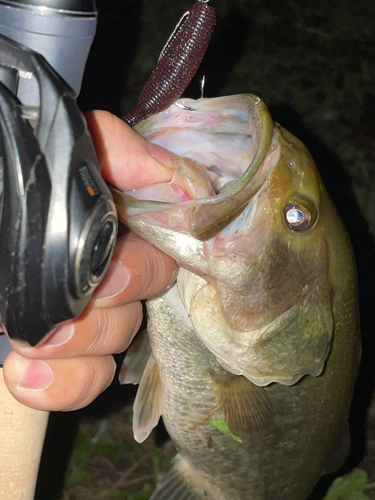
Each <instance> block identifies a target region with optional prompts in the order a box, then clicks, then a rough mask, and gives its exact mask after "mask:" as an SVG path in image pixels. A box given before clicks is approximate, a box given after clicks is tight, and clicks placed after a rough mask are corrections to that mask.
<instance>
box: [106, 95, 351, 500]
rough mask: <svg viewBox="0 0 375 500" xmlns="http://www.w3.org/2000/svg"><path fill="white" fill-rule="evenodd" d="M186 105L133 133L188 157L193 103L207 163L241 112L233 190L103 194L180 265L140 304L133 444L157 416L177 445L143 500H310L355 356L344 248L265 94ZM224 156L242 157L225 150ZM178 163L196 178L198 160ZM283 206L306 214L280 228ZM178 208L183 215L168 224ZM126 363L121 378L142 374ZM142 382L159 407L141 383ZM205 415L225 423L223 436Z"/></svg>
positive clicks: (339, 456)
mask: <svg viewBox="0 0 375 500" xmlns="http://www.w3.org/2000/svg"><path fill="white" fill-rule="evenodd" d="M191 108H192V109H190V110H183V109H181V107H179V106H172V107H171V108H169V109H168V110H167V111H166V112H164V113H161V114H160V115H156V116H153V117H151V118H149V119H148V120H146V121H145V122H143V123H141V124H140V130H141V131H142V133H143V135H145V136H146V137H147V136H148V134H150V136H151V137H152V138H153V140H155V141H158V139H157V137H158V136H159V139H160V137H162V139H163V143H164V145H167V146H168V147H169V149H170V150H171V151H173V150H174V143H175V141H176V140H177V141H178V146H176V149H177V150H178V152H179V154H181V155H182V156H183V155H184V154H186V155H187V156H189V154H190V152H191V149H192V147H191V146H192V145H191V144H190V143H189V142H188V143H187V144H185V143H184V140H183V139H184V137H185V135H184V134H182V135H181V136H180V141H179V139H178V136H176V130H175V128H173V121H174V119H175V120H181V114H183V113H187V114H189V113H192V114H194V112H195V111H196V110H198V111H199V113H200V114H199V116H200V117H201V118H200V120H198V119H197V120H195V127H196V130H195V132H196V133H197V134H198V135H199V130H200V129H199V123H200V121H201V123H202V124H203V125H202V126H203V127H204V130H205V133H208V132H207V122H206V121H205V120H204V113H205V112H207V113H208V115H209V116H210V123H211V124H212V127H213V128H212V131H211V132H212V133H211V137H210V140H209V141H208V142H209V155H208V158H209V157H210V155H211V152H212V149H214V145H215V140H217V141H220V138H221V134H222V133H223V128H224V129H225V130H227V131H228V132H230V133H233V134H235V133H236V127H237V125H238V123H237V120H235V119H234V120H233V123H231V120H230V119H229V118H228V116H233V117H235V116H237V114H236V110H237V109H239V110H240V111H241V113H243V112H244V111H246V113H247V116H248V122H249V127H248V128H249V131H251V135H252V137H253V145H252V152H251V154H248V158H249V166H248V168H247V169H245V171H244V173H243V175H242V176H241V177H239V178H238V179H237V180H236V181H235V182H234V183H233V184H231V186H230V187H229V188H228V192H226V191H223V192H220V193H218V195H217V197H215V196H211V197H208V198H205V199H202V200H201V199H194V197H192V199H191V200H188V201H186V200H181V202H178V201H177V202H175V203H167V202H166V203H163V202H162V203H160V202H159V201H158V202H153V201H152V198H151V200H150V199H147V200H142V199H141V197H140V199H135V198H133V197H132V196H131V193H130V194H129V193H121V192H119V191H118V190H115V189H114V190H113V192H114V198H115V201H116V204H117V206H118V212H119V217H120V219H121V220H122V221H123V222H124V223H125V224H127V225H128V226H129V227H130V228H131V229H132V230H133V231H135V232H136V233H137V234H139V235H140V236H141V237H142V238H144V239H145V240H147V241H149V242H150V243H152V244H153V245H155V246H156V247H157V248H159V249H160V250H162V251H164V252H166V253H167V254H169V255H170V256H172V257H173V258H175V259H176V260H177V262H178V264H179V265H180V266H181V269H180V272H179V275H178V278H177V284H175V285H174V286H172V287H171V288H170V289H169V290H167V291H166V292H165V293H164V294H162V295H160V296H158V297H156V298H153V299H151V300H149V301H148V303H147V310H148V335H149V341H150V346H151V351H152V354H151V357H150V359H151V360H152V363H154V365H153V369H152V370H148V371H147V369H146V370H145V374H144V375H143V377H142V379H141V381H140V386H139V390H138V393H137V397H136V401H135V405H134V421H133V429H134V435H135V437H136V439H138V440H143V439H144V438H145V437H146V436H147V435H148V434H149V433H150V432H151V430H152V428H153V427H154V425H155V424H156V422H157V420H158V418H159V416H160V415H161V416H162V417H163V420H164V423H165V426H166V429H167V431H168V433H169V435H170V437H171V439H172V440H173V442H174V443H175V445H176V447H177V450H178V452H179V453H178V456H177V459H176V463H175V465H174V467H173V468H172V470H171V471H170V472H169V473H168V474H167V475H166V476H165V478H164V479H163V480H162V481H161V482H160V484H159V485H158V487H157V489H156V491H155V493H154V494H153V496H152V497H151V500H177V499H178V500H181V499H186V500H203V499H208V500H306V498H307V496H308V495H309V493H310V492H311V490H312V489H313V487H314V486H315V484H316V483H317V481H318V480H319V478H320V477H321V476H322V475H323V474H324V473H327V472H331V471H333V470H335V469H337V468H338V467H339V466H340V465H341V464H342V462H343V461H344V459H345V457H346V454H347V451H348V450H347V446H345V443H348V422H347V420H348V413H349V407H350V402H351V397H352V394H353V390H354V384H355V379H356V374H357V371H358V366H359V360H360V335H359V315H358V298H357V289H356V270H355V263H354V258H353V251H352V249H351V245H350V241H349V238H348V236H347V234H346V231H345V229H344V227H343V225H342V222H341V220H340V218H339V216H338V214H337V212H336V210H335V208H334V206H333V204H332V202H331V200H330V198H329V196H328V194H327V193H326V191H325V189H324V186H323V185H322V181H321V179H320V177H319V173H318V171H317V169H316V167H315V165H314V163H313V160H312V158H311V156H310V155H309V153H308V151H307V150H306V148H305V147H304V146H303V144H302V143H301V142H300V141H298V139H296V138H295V137H293V136H292V135H291V134H289V133H288V132H287V131H286V130H284V129H283V128H282V127H280V126H278V125H274V126H273V127H271V126H270V123H271V122H270V115H269V113H268V110H267V108H266V107H265V105H264V104H263V103H262V102H261V101H260V99H259V98H256V97H254V96H251V95H247V96H246V95H243V96H229V97H223V98H218V99H199V100H197V101H194V106H191ZM193 108H194V109H193ZM228 109H229V110H230V112H229V113H228ZM215 116H216V121H217V122H219V124H217V123H215V119H214V117H215ZM241 116H243V114H242V115H241ZM202 117H203V118H202ZM184 120H185V118H184ZM186 121H187V122H188V123H191V122H192V121H193V120H188V119H186ZM242 122H243V120H242ZM242 122H241V127H240V129H239V130H238V134H240V135H241V134H243V133H244V132H243V123H242ZM254 124H255V125H254ZM171 129H172V130H173V133H172V134H171V141H170V142H168V134H169V131H170V130H171ZM216 129H218V130H220V134H218V135H217V136H216V135H215V130H216ZM182 130H183V128H182ZM267 134H268V138H267V137H263V136H264V135H267ZM189 137H191V136H189ZM189 140H191V139H189ZM244 147H246V145H244ZM227 148H230V145H229V143H228V145H227ZM217 149H218V150H219V148H217ZM184 151H185V153H184ZM194 154H195V153H193V155H194ZM231 155H232V156H233V157H235V156H237V155H241V156H243V157H246V152H244V151H242V150H241V149H240V150H239V149H238V142H237V141H234V146H233V149H229V151H227V158H230V157H231ZM178 161H179V162H180V163H181V162H183V161H184V160H183V158H179V160H178ZM180 163H179V164H180ZM202 164H203V165H205V167H206V168H207V169H209V168H210V166H211V165H210V162H209V160H206V162H205V161H204V148H203V147H200V165H199V166H197V170H198V169H201V168H202ZM186 165H187V167H186V168H190V169H194V159H193V158H191V157H190V158H189V163H186ZM291 165H292V167H293V168H291ZM220 168H223V169H224V170H223V172H222V175H223V176H225V175H226V171H225V166H221V167H220ZM229 171H230V169H229ZM220 175H221V173H220ZM172 182H173V181H172ZM179 182H181V183H182V184H183V183H184V178H183V176H182V177H181V176H180V178H179ZM153 189H154V190H155V198H156V199H159V198H157V196H158V185H157V184H155V185H154V186H153ZM207 192H209V190H207ZM150 195H151V196H152V189H151V191H150V190H148V191H147V196H150ZM254 199H256V202H254ZM244 200H245V201H246V205H244ZM198 205H199V207H198V208H197V206H198ZM213 207H214V208H213ZM288 207H292V210H298V211H299V213H300V214H301V217H300V218H302V219H303V220H304V217H305V215H306V222H304V224H303V225H302V226H301V228H298V227H295V226H293V224H297V225H298V223H299V220H296V219H294V218H292V222H291V223H290V222H289V221H288V218H287V217H286V213H287V210H288ZM227 209H229V210H230V213H231V217H229V218H228V217H227V213H226V210H227ZM173 210H181V213H182V214H183V217H181V219H180V220H179V222H178V223H177V224H175V225H173V227H171V226H170V225H169V223H168V220H169V218H168V214H169V213H171V211H173ZM197 211H198V212H199V214H200V215H199V217H200V218H199V219H194V217H195V214H196V213H197ZM192 220H193V221H195V223H197V224H198V226H197V224H195V223H194V224H195V225H194V224H191V221H192ZM199 224H200V226H199ZM197 227H198V231H196V228H197ZM147 355H148V354H147ZM126 359H127V358H125V362H124V363H125V364H124V366H125V370H124V372H125V377H124V378H123V382H125V383H126V377H127V376H126V372H127V371H128V372H133V371H136V367H134V366H131V363H130V362H129V365H128V366H126V364H127V361H126ZM153 360H154V361H153ZM149 378H150V379H151V380H152V382H153V387H159V388H160V390H157V391H155V394H157V398H158V401H155V400H153V396H152V394H150V392H149V391H147V390H146V389H145V388H147V387H149V385H148V384H147V382H148V380H149ZM130 379H133V378H132V377H129V380H130ZM210 419H213V420H215V421H218V420H217V419H220V420H219V421H220V422H222V427H221V430H220V429H218V428H213V426H211V425H210V423H209V420H210ZM147 422H149V423H147ZM226 429H228V430H226ZM230 432H232V435H233V434H234V435H235V436H238V437H239V438H240V439H241V440H242V442H238V441H236V440H234V439H232V438H231V434H230Z"/></svg>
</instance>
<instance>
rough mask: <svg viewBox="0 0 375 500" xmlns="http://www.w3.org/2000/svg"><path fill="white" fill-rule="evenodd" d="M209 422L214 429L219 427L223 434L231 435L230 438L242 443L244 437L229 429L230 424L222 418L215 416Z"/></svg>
mask: <svg viewBox="0 0 375 500" xmlns="http://www.w3.org/2000/svg"><path fill="white" fill-rule="evenodd" d="M208 422H209V424H210V425H211V426H212V427H213V428H214V429H217V430H218V431H220V432H222V433H223V434H225V435H227V436H229V437H230V438H232V439H233V441H237V443H242V439H241V438H240V437H239V436H236V435H235V434H233V432H232V431H231V430H230V429H229V427H228V425H227V424H226V423H225V422H224V420H222V419H221V418H213V419H211V420H209V421H208Z"/></svg>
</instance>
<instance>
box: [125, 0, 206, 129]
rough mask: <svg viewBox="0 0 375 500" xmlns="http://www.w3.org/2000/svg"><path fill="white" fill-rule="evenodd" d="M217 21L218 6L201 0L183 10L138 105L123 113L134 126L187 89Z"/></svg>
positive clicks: (168, 104) (166, 105) (161, 109)
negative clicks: (188, 8)
mask: <svg viewBox="0 0 375 500" xmlns="http://www.w3.org/2000/svg"><path fill="white" fill-rule="evenodd" d="M214 25H215V9H214V8H213V7H210V6H209V5H208V0H198V1H197V2H195V3H194V5H193V6H192V8H191V9H190V10H189V11H188V12H186V14H184V16H183V17H182V18H181V20H180V21H179V23H178V24H177V26H176V28H175V30H174V32H173V33H172V35H171V37H170V38H169V40H168V42H167V43H166V45H165V47H164V48H163V50H162V52H161V54H160V57H159V60H158V63H157V65H156V68H155V69H154V71H153V72H152V73H151V75H150V78H149V79H148V80H147V82H146V84H145V86H144V87H143V89H142V91H141V93H140V96H139V100H138V104H137V106H136V107H135V108H134V109H133V110H132V111H130V113H128V114H127V115H125V116H124V120H125V121H126V123H128V124H129V125H131V126H134V125H136V124H137V123H139V122H140V121H141V120H143V119H145V118H147V117H148V116H150V115H153V114H155V113H160V112H161V111H164V110H165V109H167V108H168V107H169V106H170V105H171V104H173V103H174V102H175V101H176V100H177V99H178V98H179V97H181V95H182V94H183V92H184V91H185V90H186V88H187V87H188V85H189V83H190V82H191V80H192V79H193V77H194V75H195V73H196V72H197V70H198V68H199V65H200V63H201V61H202V59H203V56H204V54H205V53H206V50H207V46H208V43H209V41H210V38H211V34H212V31H213V29H214Z"/></svg>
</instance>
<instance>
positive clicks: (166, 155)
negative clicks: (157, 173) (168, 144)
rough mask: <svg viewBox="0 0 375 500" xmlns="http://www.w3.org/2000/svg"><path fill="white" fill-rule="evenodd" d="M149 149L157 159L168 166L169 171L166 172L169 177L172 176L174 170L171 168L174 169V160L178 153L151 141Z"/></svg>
mask: <svg viewBox="0 0 375 500" xmlns="http://www.w3.org/2000/svg"><path fill="white" fill-rule="evenodd" d="M148 151H149V153H150V155H151V156H152V157H153V158H155V160H156V161H158V162H159V163H161V164H162V165H163V166H164V167H167V168H168V170H169V171H168V172H166V173H167V175H168V177H170V178H172V176H173V171H171V170H170V169H173V163H172V160H173V159H174V158H176V156H177V155H176V154H174V153H172V152H171V151H169V150H168V149H165V148H162V147H161V146H158V145H157V144H152V143H151V142H150V143H149V144H148Z"/></svg>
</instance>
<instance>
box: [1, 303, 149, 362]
mask: <svg viewBox="0 0 375 500" xmlns="http://www.w3.org/2000/svg"><path fill="white" fill-rule="evenodd" d="M141 323H142V305H141V303H140V302H133V303H131V304H127V305H124V306H122V307H114V308H110V309H98V308H92V307H88V308H87V309H86V310H85V311H84V312H83V313H82V314H81V316H79V317H78V318H76V319H75V320H72V321H68V322H66V323H63V324H62V325H60V326H59V327H58V328H57V329H56V330H55V331H54V332H53V333H52V334H51V335H50V336H49V337H48V339H47V340H46V341H44V342H43V343H42V344H40V345H38V346H36V347H28V346H25V345H24V344H20V343H19V342H14V341H12V340H10V343H11V345H12V347H13V349H14V350H15V351H16V352H17V353H18V354H20V355H21V356H24V357H27V358H30V359H31V358H32V359H57V358H59V359H61V358H71V357H81V356H105V355H108V354H116V353H120V352H123V351H125V349H126V348H127V347H128V346H129V344H130V342H131V341H132V340H133V338H134V336H135V334H136V333H137V331H138V330H139V327H140V326H141Z"/></svg>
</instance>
